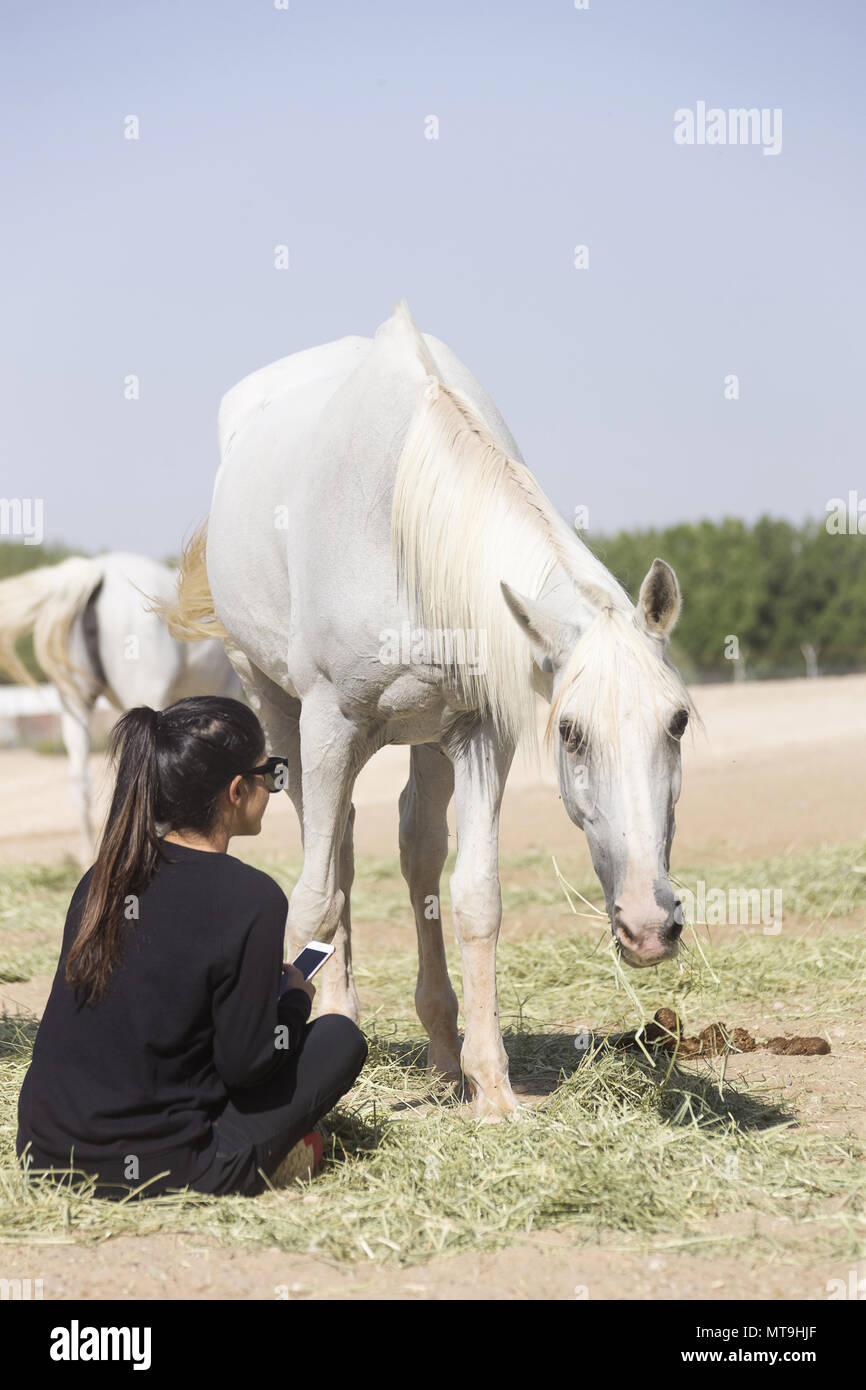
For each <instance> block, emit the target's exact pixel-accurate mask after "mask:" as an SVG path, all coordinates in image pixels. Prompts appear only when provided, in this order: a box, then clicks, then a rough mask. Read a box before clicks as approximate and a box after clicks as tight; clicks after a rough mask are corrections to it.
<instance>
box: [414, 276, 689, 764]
mask: <svg viewBox="0 0 866 1390" xmlns="http://www.w3.org/2000/svg"><path fill="white" fill-rule="evenodd" d="M395 321H396V322H397V327H398V328H399V329H400V330H402V335H403V340H404V341H408V343H409V344H410V346H414V347H415V348H416V351H417V356H418V358H419V359H420V361H421V363H422V364H423V366H424V368H425V371H427V373H428V375H427V381H426V385H425V386H424V388H423V390H422V393H421V397H420V400H419V402H418V405H417V407H416V409H415V412H414V414H413V417H412V420H411V422H410V425H409V431H408V434H407V436H406V440H405V442H404V445H403V450H402V453H401V457H400V462H399V465H398V469H397V475H396V479H395V487H394V501H393V508H392V514H391V540H392V546H393V551H394V556H395V560H396V563H397V570H398V575H399V577H400V581H401V583H402V584H403V585H404V586H405V592H406V594H407V596H408V600H409V604H410V611H411V613H412V617H413V622H414V623H415V624H416V626H418V627H421V628H424V629H425V630H427V631H428V632H435V631H437V630H442V629H445V630H450V631H451V632H454V633H461V632H462V633H466V634H469V633H474V634H476V635H478V634H480V633H485V634H486V643H485V649H486V668H485V669H483V670H472V669H469V668H468V667H467V666H466V665H465V664H464V665H461V664H459V663H458V662H457V661H452V662H451V663H446V668H447V670H446V673H447V678H448V679H449V680H450V681H451V682H453V684H454V685H455V686H456V688H457V689H458V690H459V691H460V692H461V693H462V694H463V695H464V696H466V697H468V698H469V699H470V700H471V702H472V703H473V704H474V705H476V706H477V707H478V708H481V709H483V710H485V711H486V712H488V713H489V714H490V715H491V716H492V718H493V720H494V721H495V723H496V725H497V727H498V729H499V730H500V731H501V733H502V734H503V735H505V736H506V737H508V738H510V739H512V740H513V741H514V742H515V743H517V742H518V741H519V740H520V739H521V738H525V739H527V741H528V742H529V743H530V744H531V745H533V746H534V745H535V743H536V723H535V696H534V691H533V687H532V652H531V649H530V645H529V643H528V642H527V640H526V636H525V634H524V633H523V632H521V630H520V628H519V626H518V624H517V623H516V622H515V620H514V618H513V616H512V615H511V613H510V612H509V611H508V607H507V605H506V603H505V601H504V599H503V596H502V590H501V587H500V582H501V581H502V580H503V579H504V580H506V582H507V583H508V584H509V585H511V586H512V587H513V588H514V589H516V590H517V591H518V592H519V593H521V594H523V595H525V596H526V597H529V598H533V599H537V598H538V596H539V594H541V592H542V590H543V589H544V586H545V585H546V583H547V582H548V580H549V579H550V578H551V576H552V575H553V573H554V571H555V570H556V567H557V565H560V566H561V567H562V569H563V570H564V571H565V573H566V574H567V575H568V576H569V577H570V578H571V580H572V582H573V583H574V585H575V586H576V588H577V589H579V590H581V591H582V592H583V594H584V595H585V596H586V595H589V596H591V598H592V600H594V602H595V604H596V605H597V606H598V608H599V616H598V617H597V618H596V619H595V620H594V621H593V622H592V623H591V624H590V626H589V628H588V629H587V630H586V632H585V633H584V634H583V636H582V637H581V639H580V640H579V642H578V643H577V645H576V647H575V649H574V651H573V652H572V654H571V656H570V658H569V660H568V663H567V665H566V669H565V671H564V672H563V675H562V679H561V681H560V683H559V686H558V690H557V694H556V697H555V699H554V702H553V706H552V708H551V717H550V721H549V722H548V732H550V730H551V728H554V729H555V728H556V727H557V719H558V716H559V712H560V710H561V709H562V708H563V707H564V706H565V705H568V707H569V709H571V707H572V704H573V699H576V700H577V701H578V702H579V706H580V720H581V727H582V728H583V730H584V732H585V733H587V734H589V735H590V736H595V737H597V738H598V739H599V740H601V741H603V742H606V743H609V742H610V740H611V739H613V742H614V743H618V738H617V736H616V732H615V730H616V725H615V720H614V717H613V712H614V696H615V693H616V690H617V684H618V683H620V684H621V682H622V681H623V679H625V678H629V679H631V680H634V679H645V680H648V681H649V682H650V685H651V688H652V690H653V691H654V692H656V693H657V694H661V695H663V696H664V697H665V698H666V699H671V698H674V699H675V700H677V701H680V702H681V703H682V705H683V707H684V708H687V709H691V703H690V701H689V698H688V694H687V693H686V690H685V687H684V686H683V683H682V681H681V680H680V677H679V676H678V674H677V673H676V671H674V669H673V668H672V667H670V666H668V665H667V664H666V663H665V662H663V661H660V660H659V659H658V656H657V655H656V654H655V653H653V651H652V650H651V649H650V648H651V643H650V644H649V645H648V643H647V639H646V637H645V636H644V635H643V634H642V633H640V632H639V631H638V629H637V627H636V626H635V624H634V608H633V605H632V604H631V602H630V600H629V597H628V595H627V594H626V592H625V590H624V589H623V588H622V587H621V585H620V584H619V583H618V582H617V581H616V579H614V577H613V575H611V574H610V572H609V571H608V570H607V569H606V568H605V567H604V565H603V564H602V563H601V561H600V560H598V559H596V557H595V556H594V555H593V554H592V552H591V551H590V550H589V549H588V548H587V547H586V546H585V545H584V544H583V542H582V541H581V540H580V538H579V537H578V536H577V534H576V533H575V532H574V531H573V530H572V528H571V527H569V526H568V525H567V523H566V522H565V521H564V520H563V518H562V517H561V516H560V514H559V512H558V511H557V510H556V508H555V507H554V506H553V504H552V503H551V502H550V501H549V499H548V498H547V497H546V496H545V494H544V493H543V492H542V490H541V488H540V487H539V485H538V483H537V482H536V480H535V478H534V477H533V475H532V473H531V472H530V471H529V469H528V468H527V467H526V465H525V464H524V463H522V462H519V461H518V460H515V459H513V458H511V457H510V456H509V455H508V454H507V453H506V452H505V450H504V449H503V448H501V447H500V445H499V444H498V443H497V441H496V440H495V438H494V437H493V435H492V434H491V432H490V430H489V429H488V427H487V425H486V424H485V422H484V421H483V420H482V419H481V417H480V416H479V414H478V412H477V410H476V409H475V407H474V406H473V404H472V403H471V402H470V401H469V400H468V399H467V397H466V396H464V395H463V393H462V392H460V391H457V390H456V389H454V388H453V387H450V386H447V385H446V384H445V383H444V382H443V381H442V380H441V379H440V378H439V376H438V375H437V374H436V372H435V369H433V363H432V359H431V357H430V354H429V351H428V349H427V345H426V344H425V343H424V340H423V338H422V337H421V335H420V333H419V332H418V330H417V328H416V327H415V325H414V323H413V322H412V319H411V316H410V314H409V308H408V305H407V304H406V301H405V300H401V301H400V303H399V304H397V305H396V306H395V309H394V312H393V314H392V318H391V320H389V323H392V322H395ZM407 328H410V329H411V337H409V338H408V339H407V338H406V335H405V331H406V329H407ZM431 369H432V370H431ZM476 650H477V642H476ZM659 717H661V711H659Z"/></svg>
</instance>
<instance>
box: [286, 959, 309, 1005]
mask: <svg viewBox="0 0 866 1390" xmlns="http://www.w3.org/2000/svg"><path fill="white" fill-rule="evenodd" d="M283 975H284V977H285V981H286V985H285V987H286V989H302V990H303V991H304V993H305V994H308V995H309V996H310V1002H311V1003H312V1001H313V1000H314V999H315V997H316V986H315V985H314V984H313V982H312V980H305V979H304V976H303V975H302V974H301V972H300V970H298V968H297V966H295V965H292V964H291V963H290V962H289V961H283Z"/></svg>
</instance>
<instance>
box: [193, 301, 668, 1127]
mask: <svg viewBox="0 0 866 1390" xmlns="http://www.w3.org/2000/svg"><path fill="white" fill-rule="evenodd" d="M219 438H220V451H221V460H222V461H221V467H220V469H219V473H218V476H217V479H216V484H215V488H214V495H213V504H212V509H211V514H210V519H209V523H208V530H207V548H206V557H205V545H204V539H205V530H204V528H202V531H201V532H200V533H199V535H198V537H197V538H196V540H195V542H194V543H193V544H192V545H191V546H190V547H189V548H188V549H187V552H186V554H185V557H184V565H183V567H182V579H181V583H180V586H179V592H178V599H177V602H176V603H175V604H174V605H173V607H172V608H171V610H168V609H166V614H167V616H168V619H169V623H170V626H171V629H172V631H174V632H175V634H176V635H177V636H185V637H187V638H191V639H194V638H195V637H202V636H212V635H214V634H218V635H220V636H221V637H222V639H223V641H224V643H225V646H226V650H227V652H228V653H229V656H230V658H231V659H232V662H233V664H234V665H235V668H236V670H237V671H238V673H239V675H240V676H241V679H242V680H243V683H244V686H245V689H246V691H247V695H248V698H249V699H250V702H251V704H252V705H253V708H254V709H256V710H257V712H258V714H259V717H260V719H261V720H262V723H263V724H264V726H265V729H266V731H267V735H268V742H269V747H270V749H271V750H273V751H274V752H276V753H282V754H286V755H287V756H288V759H289V786H288V791H289V794H290V796H291V797H292V800H293V802H294V804H295V807H296V809H297V812H298V816H299V819H300V822H301V829H302V836H303V845H304V863H303V870H302V873H301V876H300V878H299V880H298V883H297V884H296V886H295V888H294V891H293V892H292V895H291V902H290V910H289V932H290V939H291V942H292V946H293V947H294V948H297V947H299V946H300V945H301V944H302V943H303V942H305V941H307V940H308V939H309V938H311V937H316V938H319V939H323V940H331V939H335V940H336V945H337V948H338V949H337V954H336V956H335V957H334V960H333V961H332V963H331V966H330V968H329V971H328V972H326V974H325V976H323V985H322V1008H323V1010H332V1011H339V1012H344V1013H347V1014H348V1015H350V1016H351V1017H353V1018H354V1019H356V1020H357V1018H358V1013H359V1011H358V997H357V993H356V990H355V986H354V981H353V978H352V967H351V946H350V913H349V892H350V887H351V883H352V877H353V860H352V821H353V818H354V808H353V807H352V805H351V797H352V788H353V784H354V781H355V778H356V776H357V774H358V771H359V769H360V768H361V767H363V765H364V764H365V763H366V762H367V760H368V759H369V758H370V757H371V756H372V754H373V753H375V752H376V750H377V749H379V748H381V747H382V746H383V745H384V744H388V743H401V744H402V743H405V744H410V745H411V753H410V767H411V771H410V776H409V781H408V783H407V785H406V787H405V789H404V791H403V793H402V795H401V797H400V855H401V865H402V869H403V874H404V876H405V878H406V880H407V883H408V886H409V892H410V896H411V901H412V906H413V908H414V913H415V921H416V926H417V933H418V946H419V972H418V984H417V990H416V995H415V999H416V1005H417V1009H418V1014H419V1017H420V1018H421V1021H422V1023H423V1024H424V1027H425V1029H426V1030H427V1033H428V1036H429V1040H430V1045H429V1049H428V1066H429V1067H430V1068H431V1069H434V1070H438V1071H441V1072H444V1073H445V1074H446V1075H448V1076H450V1077H453V1078H455V1079H458V1080H459V1077H460V1075H461V1072H462V1074H463V1075H464V1076H465V1077H466V1078H468V1080H469V1082H470V1083H471V1087H472V1089H473V1092H474V1095H475V1100H476V1113H477V1114H479V1115H487V1114H495V1113H499V1112H503V1111H506V1112H507V1111H510V1110H513V1109H517V1108H518V1107H517V1102H516V1101H515V1098H514V1096H513V1093H512V1090H511V1086H510V1082H509V1078H508V1064H507V1058H506V1054H505V1050H504V1047H503V1043H502V1034H501V1030H500V1024H499V1016H498V1005H497V993H496V973H495V959H496V942H497V937H498V933H499V926H500V918H501V896H500V885H499V876H498V821H499V809H500V804H501V801H502V794H503V790H504V787H505V780H506V777H507V776H508V771H509V768H510V765H511V761H512V757H513V754H514V750H515V747H516V744H517V741H518V739H519V738H520V737H521V736H522V735H528V736H529V737H530V738H533V739H534V737H535V693H536V692H538V693H539V694H541V695H542V696H543V697H544V698H545V699H546V700H547V701H549V702H550V705H551V711H550V719H549V722H548V735H549V738H550V739H551V741H554V742H555V744H556V759H557V766H558V774H559V784H560V788H561V791H562V799H563V801H564V803H565V806H566V809H567V811H568V814H569V815H570V816H571V818H572V820H573V821H575V822H576V824H578V825H580V826H582V827H583V830H584V831H585V833H586V836H587V839H588V841H589V846H590V850H591V853H592V859H593V864H594V866H595V869H596V872H597V873H598V876H599V879H600V881H601V883H602V885H603V888H604V892H605V898H606V901H607V907H608V912H609V914H610V919H611V927H612V931H613V934H614V937H615V939H616V942H617V945H618V947H619V950H620V952H621V954H622V956H623V958H624V959H625V960H626V961H628V962H629V964H631V965H635V966H648V965H655V964H656V963H657V962H659V961H662V960H664V959H666V958H667V957H669V956H671V955H673V954H674V952H675V950H676V948H677V937H678V935H679V932H680V929H681V915H680V914H679V912H678V906H679V905H678V902H677V899H676V898H675V895H674V892H673V890H672V888H671V884H670V880H669V877H668V869H669V856H670V846H671V839H672V836H673V832H674V803H675V802H676V800H677V797H678V796H679V791H680V744H679V740H680V738H681V736H682V733H683V731H684V729H685V726H686V723H687V721H688V717H689V712H690V710H691V702H690V700H689V696H688V694H687V692H686V690H685V688H684V686H683V683H682V681H681V679H680V677H679V676H678V675H677V673H676V671H675V670H674V668H673V667H672V666H671V664H670V663H669V661H668V658H667V655H666V639H667V636H668V634H669V633H670V631H671V629H672V627H673V626H674V623H675V622H676V619H677V616H678V612H679V605H680V597H679V590H678V585H677V581H676V577H675V575H674V573H673V571H672V570H671V569H670V568H669V566H668V565H666V564H664V563H663V562H662V561H661V560H655V561H654V562H653V565H652V567H651V569H650V571H649V573H648V574H647V576H646V578H645V579H644V581H643V584H642V586H641V590H640V596H639V598H638V602H637V606H636V607H635V606H633V605H632V603H631V602H630V600H629V598H628V595H627V594H626V593H625V591H624V590H623V589H622V588H621V587H620V585H619V584H618V583H617V582H616V580H615V579H614V578H613V577H612V576H611V575H610V574H609V573H608V571H607V570H606V569H605V568H604V566H603V565H602V564H601V563H600V562H599V561H598V560H597V559H595V558H594V557H593V555H592V554H591V553H590V551H589V550H588V549H587V548H586V547H585V546H584V545H583V544H582V542H581V541H580V540H579V538H578V537H577V535H576V534H575V533H574V531H573V530H572V529H571V528H570V527H569V526H568V525H567V524H566V523H565V522H564V521H563V520H562V518H561V517H560V516H559V514H558V513H557V511H556V510H555V508H554V507H553V506H552V505H551V503H550V502H549V501H548V499H547V498H546V496H545V495H544V493H543V492H542V491H541V489H540V487H539V486H538V484H537V482H536V481H535V479H534V478H533V476H532V474H531V473H530V472H529V470H528V468H527V467H526V465H525V464H524V462H523V460H522V459H521V456H520V453H519V451H518V448H517V445H516V444H515V442H514V440H513V439H512V437H511V435H510V433H509V432H508V430H507V428H506V426H505V424H504V422H503V420H502V418H501V417H500V415H499V412H498V411H497V409H496V407H495V406H494V405H493V403H492V402H491V401H490V399H489V398H488V396H487V395H486V394H485V392H484V391H483V390H482V388H481V387H480V386H479V384H478V382H477V381H476V380H475V379H474V377H473V376H472V375H471V374H470V373H469V371H468V370H467V368H466V367H465V366H464V365H463V364H462V362H460V361H459V360H458V358H457V357H455V355H454V353H453V352H452V351H451V350H450V349H449V348H448V347H446V346H445V344H444V343H442V342H440V341H439V340H438V339H436V338H434V337H431V336H430V335H428V334H423V335H422V334H420V333H419V332H418V330H417V329H416V327H415V325H414V323H413V322H412V319H411V317H410V314H409V310H408V307H407V305H406V303H405V301H401V303H400V304H398V305H397V306H396V307H395V309H394V311H393V313H392V315H391V317H390V319H388V320H387V321H386V322H385V323H384V324H382V326H381V327H380V328H379V330H378V332H377V333H376V336H375V338H374V339H372V340H371V339H366V338H358V337H348V338H343V339H341V340H340V341H339V342H336V343H330V344H327V345H325V346H322V347H318V348H313V349H310V350H308V351H306V352H300V353H297V354H295V355H294V356H292V357H288V358H285V359H283V360H282V361H280V362H277V363H274V364H273V365H272V366H270V367H266V368H264V369H263V370H261V371H258V372H255V373H254V374H253V375H252V376H249V377H247V378H246V379H245V380H243V381H242V382H240V384H239V385H237V386H235V387H234V389H233V390H231V391H229V393H228V394H227V395H226V397H225V398H224V400H223V402H222V405H221V408H220V416H219ZM404 638H408V639H410V640H402V639H404ZM449 642H450V644H451V645H450V648H449ZM467 642H468V643H469V645H470V646H472V647H473V648H474V650H473V654H472V660H469V659H467V657H466V647H467ZM443 646H444V648H445V650H444V652H443V651H442V650H440V648H442V647H443ZM479 649H480V650H481V651H482V653H483V657H482V659H478V651H479ZM452 794H454V796H455V798H456V821H457V862H456V866H455V870H454V873H453V876H452V878H451V880H450V888H451V902H452V911H453V918H454V926H455V929H456V934H457V938H458V941H459V944H460V950H461V954H462V963H463V985H464V1007H465V1037H464V1041H463V1045H462V1051H461V1048H460V1040H459V1037H458V1032H457V1001H456V997H455V995H454V991H453V989H452V987H451V982H450V980H449V978H448V972H447V969H446V963H445V952H444V945H443V937H442V924H441V920H440V917H439V911H438V903H439V880H440V874H441V871H442V867H443V864H444V860H445V856H446V852H447V847H448V833H447V827H446V810H447V807H448V803H449V800H450V798H451V796H452Z"/></svg>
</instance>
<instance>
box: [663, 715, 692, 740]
mask: <svg viewBox="0 0 866 1390" xmlns="http://www.w3.org/2000/svg"><path fill="white" fill-rule="evenodd" d="M688 722H689V712H688V710H687V709H679V710H677V712H676V714H675V715H674V717H673V719H672V720H671V722H670V726H669V729H668V732H669V733H670V735H671V737H672V738H682V736H683V734H684V733H685V731H686V725H687V724H688Z"/></svg>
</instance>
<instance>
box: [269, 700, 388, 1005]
mask: <svg viewBox="0 0 866 1390" xmlns="http://www.w3.org/2000/svg"><path fill="white" fill-rule="evenodd" d="M300 735H301V769H302V771H301V780H302V784H303V794H302V798H301V802H302V809H301V814H302V816H303V841H304V866H303V869H302V870H301V876H300V878H299V879H298V881H297V883H296V884H295V887H294V889H293V890H292V895H291V898H290V899H289V918H288V929H289V942H290V946H291V950H292V954H293V955H297V954H298V952H299V951H300V950H301V949H302V948H303V947H304V946H305V945H306V944H307V942H308V941H311V940H317V941H326V942H330V941H332V940H334V938H335V937H337V938H338V939H337V942H336V945H337V948H338V949H337V952H336V955H335V956H334V957H333V958H332V959H331V960H330V961H329V962H328V964H327V965H326V966H325V967H324V971H323V972H322V977H320V979H321V980H322V981H323V982H324V983H323V988H322V996H321V1008H320V1012H322V1013H343V1014H346V1015H348V1017H349V1018H351V1019H353V1020H354V1021H355V1022H357V1020H358V1019H359V1017H360V1006H359V1002H358V993H357V990H356V988H355V982H354V979H353V976H352V968H351V946H350V941H349V931H350V925H349V913H348V895H349V889H350V887H351V880H352V860H351V853H352V851H351V837H352V828H351V822H352V816H351V815H350V810H351V795H352V787H353V786H354V782H355V778H356V776H357V774H358V771H359V769H360V768H361V767H362V766H363V764H364V763H365V762H366V761H367V758H368V757H369V754H370V748H369V746H368V744H367V742H366V740H365V739H364V737H363V736H362V734H361V733H360V732H359V730H358V729H357V728H356V727H355V726H354V725H353V724H352V723H351V722H350V721H348V720H347V719H346V718H345V717H344V715H343V714H342V713H341V711H340V709H339V706H338V704H337V701H336V698H335V697H334V695H333V692H332V691H330V688H327V689H323V688H321V687H318V688H317V689H316V690H315V691H313V692H311V694H310V695H308V696H307V697H306V698H305V699H304V700H303V703H302V708H301V720H300ZM344 844H345V846H346V849H345V855H346V857H345V859H342V853H343V847H344ZM341 859H342V863H341Z"/></svg>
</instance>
